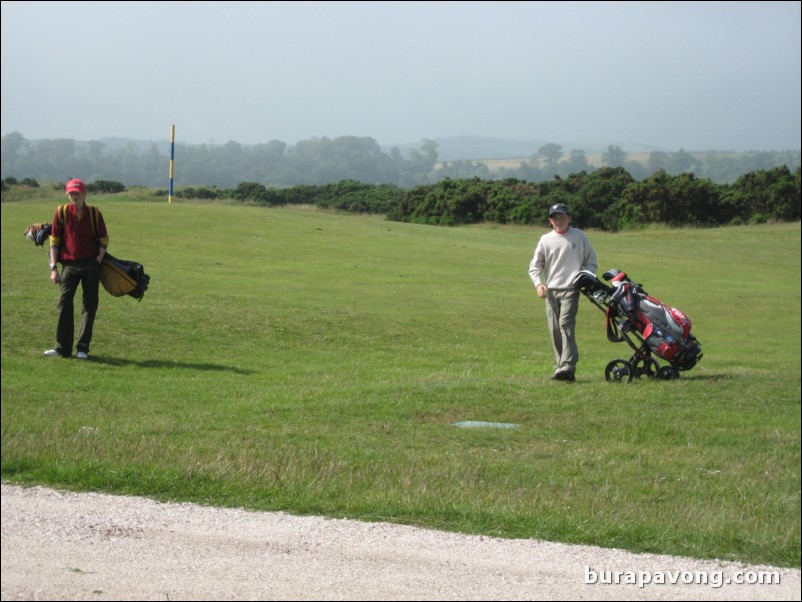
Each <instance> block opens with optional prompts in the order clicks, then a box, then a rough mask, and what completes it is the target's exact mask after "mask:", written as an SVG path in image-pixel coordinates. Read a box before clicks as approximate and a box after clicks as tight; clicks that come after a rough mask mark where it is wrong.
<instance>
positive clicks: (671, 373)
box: [574, 270, 702, 383]
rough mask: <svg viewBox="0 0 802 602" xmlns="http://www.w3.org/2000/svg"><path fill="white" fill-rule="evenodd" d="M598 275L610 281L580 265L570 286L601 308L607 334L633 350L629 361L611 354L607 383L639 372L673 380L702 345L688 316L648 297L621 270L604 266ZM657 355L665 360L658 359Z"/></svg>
mask: <svg viewBox="0 0 802 602" xmlns="http://www.w3.org/2000/svg"><path fill="white" fill-rule="evenodd" d="M602 277H603V278H604V279H605V280H607V281H610V282H611V285H609V286H608V285H607V284H605V283H604V282H602V281H601V280H599V279H598V278H597V277H596V275H595V274H594V273H593V272H589V271H587V270H582V271H580V272H579V273H578V274H577V275H576V277H575V278H574V286H576V287H577V288H578V289H579V291H580V292H581V293H582V294H583V295H584V296H585V297H587V298H588V299H590V301H591V303H593V305H595V306H596V307H598V308H599V309H600V310H601V311H603V312H604V314H605V316H606V320H605V322H606V328H607V339H608V340H609V341H610V342H612V343H621V342H625V343H626V344H627V345H629V347H630V348H631V349H632V351H633V354H632V357H630V358H629V359H628V360H624V359H615V360H613V361H611V362H610V363H609V364H607V367H606V368H605V370H604V377H605V378H606V379H607V381H608V382H616V383H618V382H627V383H629V382H631V381H632V379H633V378H640V377H641V376H647V377H649V378H658V379H660V380H673V379H675V378H678V377H679V375H680V372H683V371H685V370H690V369H691V368H693V367H694V366H695V365H696V363H697V362H698V361H699V360H700V359H701V358H702V348H701V345H700V344H699V341H697V340H696V337H694V336H693V335H692V334H691V321H690V320H689V319H688V317H687V316H686V315H685V314H684V313H682V312H681V311H679V310H678V309H676V308H674V307H669V306H667V305H665V304H663V303H661V302H660V301H658V300H657V299H655V298H653V297H650V296H649V295H648V294H647V293H646V291H645V290H643V286H642V285H640V284H636V283H634V282H633V281H632V280H630V279H629V278H628V277H627V275H626V273H624V272H621V271H619V270H608V271H607V272H605V273H604V274H603V275H602ZM655 356H658V357H659V358H661V359H662V360H665V362H666V363H665V364H661V362H659V361H658V360H657V359H656V358H655Z"/></svg>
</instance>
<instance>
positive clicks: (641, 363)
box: [632, 357, 660, 378]
mask: <svg viewBox="0 0 802 602" xmlns="http://www.w3.org/2000/svg"><path fill="white" fill-rule="evenodd" d="M632 367H633V374H632V376H633V378H640V377H641V376H648V377H649V378H654V377H656V376H657V371H658V370H659V369H660V365H659V364H658V363H657V362H656V361H654V360H653V359H652V358H650V357H645V358H644V357H638V358H636V359H635V360H634V361H633V362H632Z"/></svg>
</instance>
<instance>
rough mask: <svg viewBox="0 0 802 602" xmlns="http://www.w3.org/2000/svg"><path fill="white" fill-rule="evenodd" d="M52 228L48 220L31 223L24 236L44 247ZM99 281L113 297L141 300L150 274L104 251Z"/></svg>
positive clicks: (138, 264)
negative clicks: (126, 296)
mask: <svg viewBox="0 0 802 602" xmlns="http://www.w3.org/2000/svg"><path fill="white" fill-rule="evenodd" d="M93 209H94V207H90V210H93ZM59 211H62V208H61V207H59ZM61 215H62V216H63V215H64V214H63V213H62V214H61ZM93 218H94V215H93ZM62 219H63V217H62ZM96 219H97V218H94V219H93V222H92V230H93V232H96V231H97V225H96ZM52 229H53V225H52V224H50V223H48V222H41V223H37V224H31V225H30V226H28V227H27V228H26V229H25V236H26V237H27V238H28V239H29V240H32V241H33V242H34V243H35V244H36V246H37V247H44V246H45V243H46V242H47V241H48V240H49V239H50V232H51V231H52ZM100 283H101V284H102V285H103V288H104V289H106V292H107V293H109V294H110V295H112V296H114V297H122V296H123V295H129V296H131V297H133V298H134V299H136V300H137V301H142V297H143V296H144V295H145V291H146V290H148V285H149V284H150V276H148V275H147V274H146V273H145V268H144V266H143V265H142V264H141V263H137V262H136V261H127V260H125V259H117V258H116V257H114V256H113V255H111V254H109V253H108V252H106V254H105V255H104V256H103V261H102V262H101V264H100Z"/></svg>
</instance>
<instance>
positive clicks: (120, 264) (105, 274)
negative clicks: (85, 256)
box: [100, 251, 150, 301]
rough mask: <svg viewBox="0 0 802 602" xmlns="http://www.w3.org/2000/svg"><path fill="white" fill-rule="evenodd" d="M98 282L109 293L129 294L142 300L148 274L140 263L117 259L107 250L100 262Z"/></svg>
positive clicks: (120, 295)
mask: <svg viewBox="0 0 802 602" xmlns="http://www.w3.org/2000/svg"><path fill="white" fill-rule="evenodd" d="M100 282H101V284H102V285H103V288H105V289H106V292H107V293H109V294H110V295H113V296H115V297H122V296H123V295H129V296H131V297H133V298H134V299H136V300H137V301H142V297H144V296H145V291H146V290H148V284H150V276H148V275H147V274H146V273H145V268H144V267H143V266H142V264H141V263H137V262H136V261H126V260H124V259H117V258H116V257H114V256H113V255H110V254H109V253H108V251H107V252H106V254H105V255H104V256H103V262H102V263H101V264H100Z"/></svg>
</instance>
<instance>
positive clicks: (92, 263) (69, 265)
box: [56, 257, 100, 357]
mask: <svg viewBox="0 0 802 602" xmlns="http://www.w3.org/2000/svg"><path fill="white" fill-rule="evenodd" d="M78 284H80V285H81V288H82V289H83V293H82V295H83V309H82V310H81V329H80V330H79V331H78V344H77V345H76V349H77V350H78V351H83V352H84V353H89V344H90V343H91V342H92V329H93V328H94V325H95V315H96V314H97V306H98V288H99V285H100V264H99V263H98V262H97V260H96V259H95V258H94V257H93V258H91V259H85V260H82V261H69V262H66V263H65V265H64V269H63V270H62V271H61V287H60V288H59V298H58V305H57V308H58V326H57V327H56V351H58V352H59V353H60V354H61V355H63V356H64V357H69V356H71V355H72V343H73V338H74V336H75V316H74V312H75V308H74V304H73V300H74V299H75V292H76V291H77V290H78Z"/></svg>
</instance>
